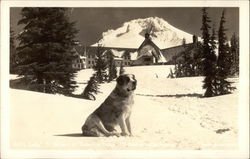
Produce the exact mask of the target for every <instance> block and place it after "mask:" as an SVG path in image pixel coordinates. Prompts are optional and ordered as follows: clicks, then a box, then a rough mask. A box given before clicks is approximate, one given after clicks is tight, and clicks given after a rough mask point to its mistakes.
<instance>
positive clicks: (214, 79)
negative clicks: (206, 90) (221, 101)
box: [210, 25, 219, 96]
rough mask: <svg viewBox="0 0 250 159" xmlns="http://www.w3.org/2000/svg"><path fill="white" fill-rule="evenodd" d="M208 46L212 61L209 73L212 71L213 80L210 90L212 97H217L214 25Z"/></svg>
mask: <svg viewBox="0 0 250 159" xmlns="http://www.w3.org/2000/svg"><path fill="white" fill-rule="evenodd" d="M210 45H211V59H213V61H212V65H211V71H212V75H213V79H212V90H213V96H216V95H218V87H219V85H218V82H217V81H218V79H217V76H216V71H217V69H218V67H217V65H216V60H217V57H216V55H215V50H216V49H217V47H216V41H215V25H214V26H213V29H212V35H211V40H210Z"/></svg>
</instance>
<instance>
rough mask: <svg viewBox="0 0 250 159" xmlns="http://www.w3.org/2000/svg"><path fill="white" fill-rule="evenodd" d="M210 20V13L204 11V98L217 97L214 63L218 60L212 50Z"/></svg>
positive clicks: (202, 28) (204, 9)
mask: <svg viewBox="0 0 250 159" xmlns="http://www.w3.org/2000/svg"><path fill="white" fill-rule="evenodd" d="M210 22H211V21H210V18H209V17H208V13H207V11H206V8H203V9H202V27H201V30H202V39H203V44H202V50H203V58H204V60H203V65H204V66H203V72H204V75H205V79H204V81H203V82H204V85H203V88H204V89H206V91H205V94H204V96H205V97H212V96H214V95H215V92H213V81H214V79H215V71H214V63H215V60H216V56H215V55H214V53H213V50H212V47H211V46H212V44H211V38H210V34H209V29H210V28H211V27H210V26H209V23H210Z"/></svg>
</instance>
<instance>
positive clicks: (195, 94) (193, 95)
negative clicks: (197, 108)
mask: <svg viewBox="0 0 250 159" xmlns="http://www.w3.org/2000/svg"><path fill="white" fill-rule="evenodd" d="M136 95H138V96H147V97H175V98H181V97H196V98H202V94H198V93H192V94H174V95H172V94H166V95H153V94H136Z"/></svg>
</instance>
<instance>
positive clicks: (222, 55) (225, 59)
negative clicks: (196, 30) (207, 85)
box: [216, 10, 234, 95]
mask: <svg viewBox="0 0 250 159" xmlns="http://www.w3.org/2000/svg"><path fill="white" fill-rule="evenodd" d="M225 22H226V20H225V11H224V10H223V12H222V15H221V20H220V26H219V31H218V45H219V46H218V53H219V55H218V60H217V66H218V69H217V72H216V75H217V80H218V84H219V88H218V93H219V94H220V95H222V94H228V93H230V92H231V91H232V90H233V89H234V88H233V87H232V86H231V82H229V81H227V78H228V75H229V73H230V66H231V65H232V63H230V54H229V52H228V51H229V50H228V46H227V45H226V41H227V37H226V33H225V31H226V29H225V28H224V23H225Z"/></svg>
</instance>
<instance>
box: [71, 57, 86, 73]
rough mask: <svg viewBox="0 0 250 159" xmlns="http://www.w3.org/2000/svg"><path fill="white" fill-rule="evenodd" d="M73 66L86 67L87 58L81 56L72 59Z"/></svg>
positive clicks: (77, 67)
mask: <svg viewBox="0 0 250 159" xmlns="http://www.w3.org/2000/svg"><path fill="white" fill-rule="evenodd" d="M72 68H73V69H77V70H81V69H85V68H86V59H84V58H83V59H80V57H78V58H76V59H75V60H73V61H72Z"/></svg>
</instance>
